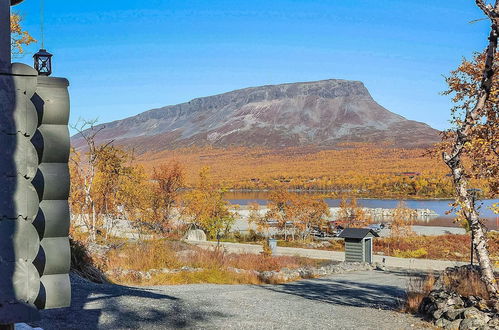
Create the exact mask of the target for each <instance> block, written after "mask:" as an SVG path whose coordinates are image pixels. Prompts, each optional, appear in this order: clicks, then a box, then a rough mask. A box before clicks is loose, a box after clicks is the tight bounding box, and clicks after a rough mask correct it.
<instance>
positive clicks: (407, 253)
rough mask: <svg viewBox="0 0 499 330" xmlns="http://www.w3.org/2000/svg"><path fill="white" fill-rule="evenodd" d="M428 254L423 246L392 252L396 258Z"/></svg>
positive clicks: (422, 256) (417, 256) (421, 256)
mask: <svg viewBox="0 0 499 330" xmlns="http://www.w3.org/2000/svg"><path fill="white" fill-rule="evenodd" d="M427 255H428V251H426V249H425V248H419V249H417V250H409V251H400V250H395V251H394V253H393V256H394V257H398V258H424V257H426V256H427Z"/></svg>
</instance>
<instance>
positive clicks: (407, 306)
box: [402, 275, 435, 314]
mask: <svg viewBox="0 0 499 330" xmlns="http://www.w3.org/2000/svg"><path fill="white" fill-rule="evenodd" d="M434 285H435V277H434V276H433V275H428V276H426V277H413V278H410V279H409V281H408V283H407V289H406V299H405V303H404V305H403V306H402V311H403V312H405V313H411V314H417V313H418V310H419V305H421V302H422V301H423V299H424V298H425V297H426V296H428V294H429V293H430V292H431V290H432V289H433V286H434Z"/></svg>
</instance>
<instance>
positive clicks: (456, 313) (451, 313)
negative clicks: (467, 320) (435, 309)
mask: <svg viewBox="0 0 499 330" xmlns="http://www.w3.org/2000/svg"><path fill="white" fill-rule="evenodd" d="M464 310H465V309H464V308H458V309H449V310H448V311H446V312H445V318H446V319H447V320H450V321H454V320H455V319H459V318H460V316H461V314H463V312H464Z"/></svg>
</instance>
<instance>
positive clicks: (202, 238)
mask: <svg viewBox="0 0 499 330" xmlns="http://www.w3.org/2000/svg"><path fill="white" fill-rule="evenodd" d="M186 240H188V241H195V242H206V240H207V237H206V234H205V232H204V231H202V230H201V229H192V230H189V231H188V232H187V234H186Z"/></svg>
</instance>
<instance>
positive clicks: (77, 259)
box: [69, 238, 108, 283]
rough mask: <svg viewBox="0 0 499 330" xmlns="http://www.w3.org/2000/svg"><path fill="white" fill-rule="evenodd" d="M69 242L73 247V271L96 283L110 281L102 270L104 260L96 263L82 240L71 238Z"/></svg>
mask: <svg viewBox="0 0 499 330" xmlns="http://www.w3.org/2000/svg"><path fill="white" fill-rule="evenodd" d="M69 243H70V247H71V271H72V272H74V273H75V274H77V275H78V276H80V277H83V278H85V279H87V280H89V281H91V282H94V283H106V282H108V279H107V278H106V276H105V275H104V274H103V272H102V270H101V268H102V262H101V263H100V265H99V263H96V262H95V260H94V258H92V257H91V256H90V254H89V253H88V251H87V248H86V246H85V245H84V244H83V243H82V242H80V241H77V240H74V239H72V238H70V240H69Z"/></svg>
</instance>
